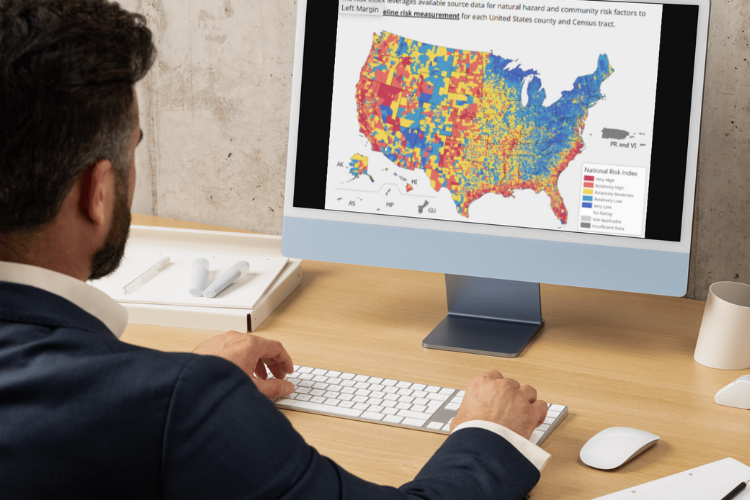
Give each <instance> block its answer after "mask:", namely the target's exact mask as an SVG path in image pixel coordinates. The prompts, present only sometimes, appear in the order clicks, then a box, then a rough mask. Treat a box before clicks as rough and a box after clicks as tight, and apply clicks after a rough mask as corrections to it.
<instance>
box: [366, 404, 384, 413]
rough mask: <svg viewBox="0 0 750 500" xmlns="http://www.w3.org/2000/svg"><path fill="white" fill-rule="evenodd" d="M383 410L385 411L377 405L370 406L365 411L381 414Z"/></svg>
mask: <svg viewBox="0 0 750 500" xmlns="http://www.w3.org/2000/svg"><path fill="white" fill-rule="evenodd" d="M383 410H385V408H383V407H382V406H378V405H371V406H370V407H369V408H368V409H367V411H374V412H375V413H383Z"/></svg>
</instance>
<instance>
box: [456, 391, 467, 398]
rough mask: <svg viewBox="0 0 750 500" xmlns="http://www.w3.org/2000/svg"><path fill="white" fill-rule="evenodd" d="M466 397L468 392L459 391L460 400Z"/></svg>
mask: <svg viewBox="0 0 750 500" xmlns="http://www.w3.org/2000/svg"><path fill="white" fill-rule="evenodd" d="M464 396H466V391H459V393H458V397H459V398H462V397H464Z"/></svg>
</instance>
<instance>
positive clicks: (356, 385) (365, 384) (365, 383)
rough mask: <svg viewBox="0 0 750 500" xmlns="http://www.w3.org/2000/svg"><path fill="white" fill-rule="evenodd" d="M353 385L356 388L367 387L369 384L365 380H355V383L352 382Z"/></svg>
mask: <svg viewBox="0 0 750 500" xmlns="http://www.w3.org/2000/svg"><path fill="white" fill-rule="evenodd" d="M354 387H356V388H357V389H367V388H368V387H370V384H368V383H367V382H357V383H356V384H354Z"/></svg>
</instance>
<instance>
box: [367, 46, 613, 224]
mask: <svg viewBox="0 0 750 500" xmlns="http://www.w3.org/2000/svg"><path fill="white" fill-rule="evenodd" d="M593 66H594V61H592V67H593ZM613 72H614V69H613V68H612V67H611V66H610V65H609V59H608V58H607V56H606V54H602V55H600V56H599V60H598V61H596V71H594V72H593V73H592V74H590V75H585V76H580V77H578V78H576V80H575V82H573V85H572V89H571V90H567V91H564V92H562V96H561V97H560V99H558V100H557V101H556V102H555V103H553V104H551V105H549V106H544V105H543V103H544V100H545V98H546V93H545V91H544V89H543V88H542V81H541V80H540V79H539V77H538V76H537V75H538V72H537V71H535V70H533V69H529V70H522V69H520V67H519V64H518V63H517V62H514V61H513V60H512V59H504V58H503V57H501V56H498V55H494V54H492V53H487V52H476V51H470V50H459V49H452V48H446V47H440V46H437V45H430V44H426V43H421V42H418V41H415V40H409V39H407V38H403V37H401V36H398V35H394V34H391V33H386V32H383V33H381V34H375V35H374V40H373V44H372V48H371V50H370V53H369V55H368V56H367V61H366V62H365V64H364V67H363V68H362V72H361V74H360V79H359V82H358V83H357V91H356V99H357V113H358V121H359V127H360V132H361V133H362V134H364V136H365V137H366V138H367V139H368V141H369V142H370V144H371V146H372V149H373V151H376V152H381V153H382V154H383V155H384V156H385V157H386V158H388V159H389V160H390V161H392V162H393V163H395V164H396V165H397V166H399V167H401V168H406V169H409V170H416V169H421V170H424V172H425V173H426V174H427V177H428V178H429V179H430V183H431V186H432V188H433V189H434V190H435V191H438V192H439V191H440V190H441V189H443V188H446V189H448V191H449V192H450V194H451V197H452V199H453V201H454V203H455V205H456V209H457V211H458V213H459V214H460V215H462V216H464V217H468V216H469V206H470V205H471V204H472V203H473V202H474V201H476V200H478V199H479V198H481V197H482V196H484V195H485V194H488V193H495V194H499V195H502V196H505V197H510V196H513V193H514V191H515V190H520V189H533V190H534V191H535V192H536V193H540V192H542V191H544V192H545V193H546V194H547V195H548V196H549V197H550V200H551V202H550V205H551V208H552V211H553V212H554V214H555V216H556V217H557V219H558V220H559V221H560V222H561V223H562V224H566V223H567V220H568V211H567V208H566V207H565V203H564V202H563V199H562V196H561V195H560V191H559V190H558V187H557V183H558V179H559V177H560V174H561V173H562V172H563V171H564V170H565V169H566V168H567V167H568V165H569V164H570V162H571V161H572V160H573V159H574V158H575V157H576V156H577V155H579V154H580V153H581V151H583V148H584V143H583V139H582V133H583V129H584V126H585V123H586V119H587V117H588V113H589V108H591V107H592V106H593V105H594V104H595V103H596V102H597V101H599V100H601V99H602V98H603V97H604V96H603V95H602V93H601V91H600V88H601V85H602V83H603V82H604V80H606V79H607V78H608V77H609V76H610V75H611V74H612V73H613ZM525 80H527V81H528V82H527V85H526V93H527V96H528V99H527V102H526V105H524V104H523V102H522V93H523V88H524V83H525Z"/></svg>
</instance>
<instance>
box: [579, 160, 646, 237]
mask: <svg viewBox="0 0 750 500" xmlns="http://www.w3.org/2000/svg"><path fill="white" fill-rule="evenodd" d="M646 176H647V171H646V169H645V168H641V167H615V166H611V165H594V164H584V166H583V178H582V179H581V186H582V188H581V210H580V215H579V222H578V228H579V229H580V230H581V231H585V232H591V233H606V234H620V235H627V236H641V237H642V236H644V234H643V226H644V211H645V208H646V204H645V202H646Z"/></svg>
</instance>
